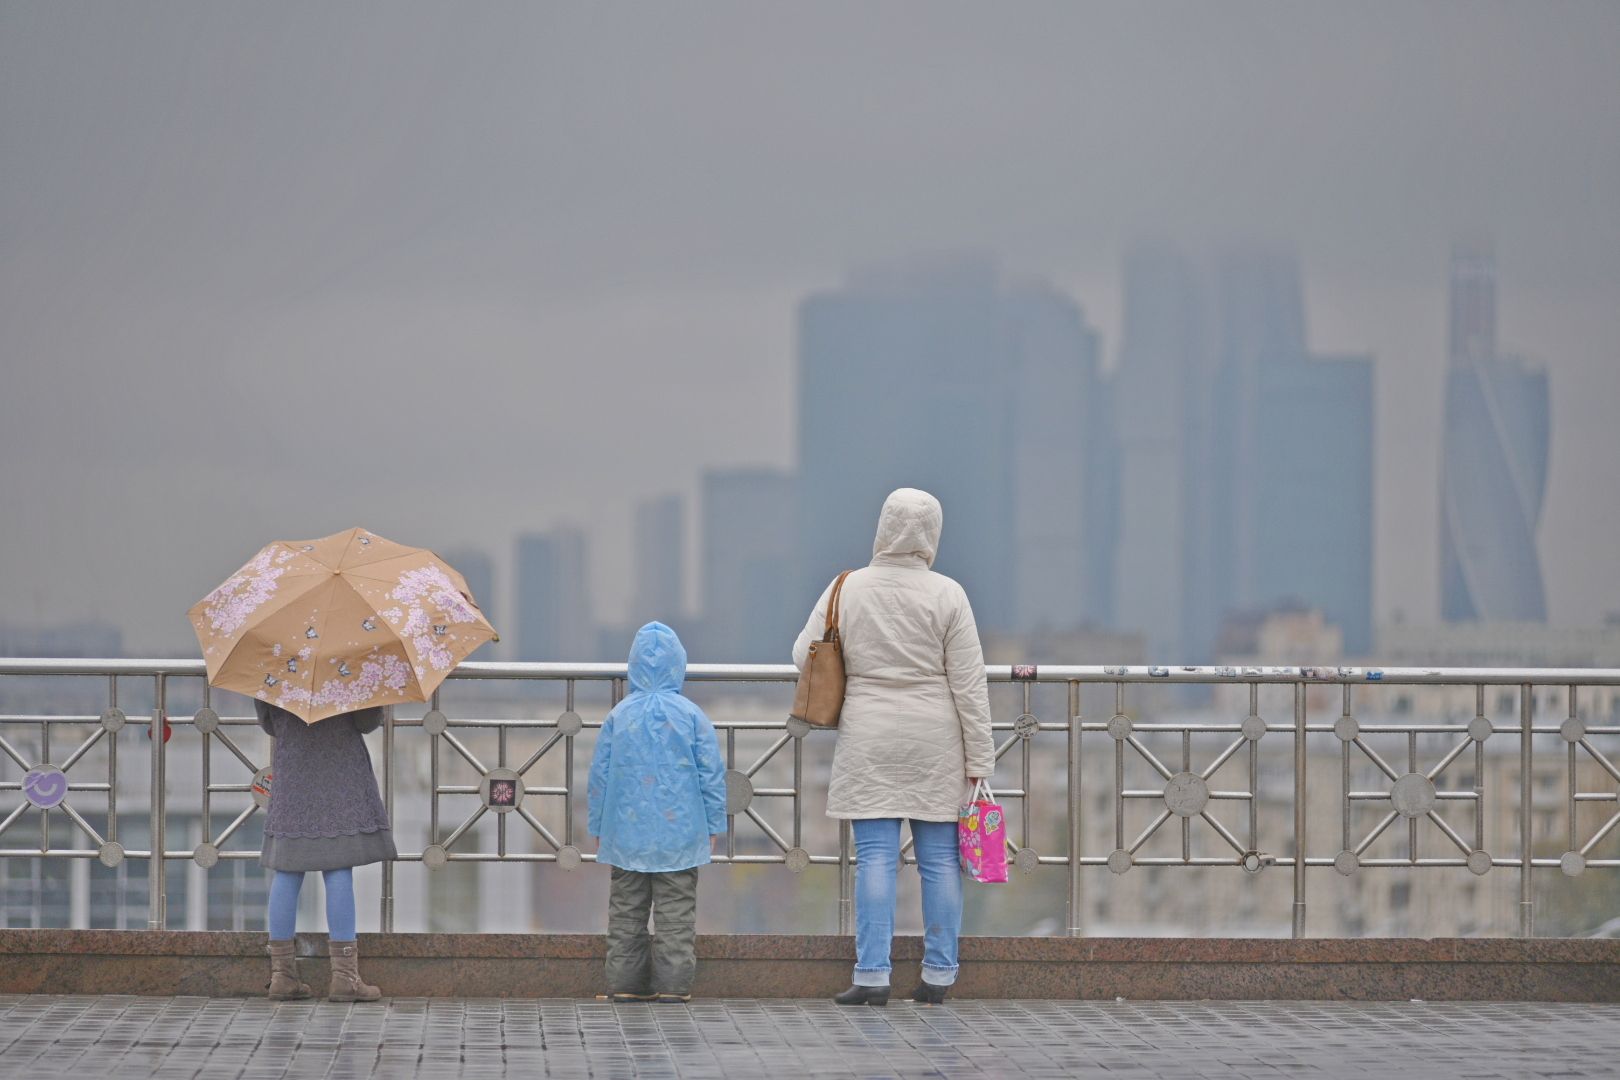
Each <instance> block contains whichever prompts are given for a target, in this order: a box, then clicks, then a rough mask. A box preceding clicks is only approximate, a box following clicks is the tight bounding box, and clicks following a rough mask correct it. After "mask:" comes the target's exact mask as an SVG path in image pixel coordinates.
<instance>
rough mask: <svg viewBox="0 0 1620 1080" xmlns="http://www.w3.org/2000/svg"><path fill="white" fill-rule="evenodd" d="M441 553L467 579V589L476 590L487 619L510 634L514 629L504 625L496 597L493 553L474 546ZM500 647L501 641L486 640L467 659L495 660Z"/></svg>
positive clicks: (477, 599) (475, 596)
mask: <svg viewBox="0 0 1620 1080" xmlns="http://www.w3.org/2000/svg"><path fill="white" fill-rule="evenodd" d="M439 554H440V556H441V557H442V558H443V559H444V561H445V562H447V563H449V564H450V565H451V566H453V567H455V568H456V569H457V570H458V571H460V572H461V576H462V577H464V578H466V579H467V588H468V589H470V590H472V595H473V600H474V602H475V603H477V604H478V610H480V611H482V612H483V613H484V618H486V619H488V620H489V624H490V625H491V626H493V627H494V628H495V632H496V633H498V634H502V635H505V634H508V633H510V632H511V628H510V627H507V626H504V625H502V624H501V621H500V605H499V604H498V603H497V602H496V598H495V560H494V559H492V558H490V556H489V553H488V552H487V551H482V550H480V549H478V548H473V547H457V548H450V549H448V550H446V551H442V552H440V553H439ZM499 648H500V645H499V644H497V643H495V642H493V641H486V642H485V643H484V644H482V645H480V646H478V648H476V649H474V650H473V652H472V654H471V655H470V656H468V657H467V659H469V660H493V659H494V658H495V654H496V650H497V649H499Z"/></svg>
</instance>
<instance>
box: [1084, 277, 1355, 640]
mask: <svg viewBox="0 0 1620 1080" xmlns="http://www.w3.org/2000/svg"><path fill="white" fill-rule="evenodd" d="M1303 294H1304V290H1303V287H1302V284H1301V281H1300V274H1299V267H1298V263H1297V261H1296V260H1295V258H1294V257H1293V256H1292V255H1291V254H1288V253H1282V252H1273V251H1265V250H1255V249H1241V250H1235V251H1228V252H1224V253H1222V254H1221V255H1219V256H1218V257H1217V258H1216V259H1214V260H1213V261H1212V263H1211V264H1210V266H1209V269H1208V271H1207V272H1200V271H1199V270H1198V269H1196V268H1195V267H1194V265H1193V264H1192V263H1191V261H1189V260H1188V259H1186V258H1185V257H1184V256H1182V255H1181V253H1180V252H1178V251H1177V250H1175V249H1174V248H1172V247H1169V246H1166V245H1142V246H1138V247H1136V248H1133V249H1132V250H1131V251H1130V252H1129V253H1128V254H1127V256H1126V261H1125V326H1124V340H1123V342H1122V345H1121V358H1120V370H1119V371H1118V373H1117V374H1116V376H1115V378H1114V387H1115V401H1116V406H1115V410H1114V413H1115V418H1116V422H1117V424H1118V432H1119V434H1118V441H1119V448H1120V449H1119V454H1120V463H1121V464H1120V467H1121V482H1120V489H1119V500H1120V511H1119V518H1120V530H1121V533H1120V537H1119V543H1118V549H1117V550H1118V552H1119V573H1118V577H1117V580H1118V590H1119V591H1118V601H1117V606H1118V611H1119V618H1118V623H1119V625H1120V626H1122V627H1124V628H1126V629H1136V630H1141V631H1143V632H1144V633H1145V634H1146V635H1147V638H1148V641H1149V647H1150V650H1151V652H1152V654H1153V655H1154V656H1156V657H1166V658H1168V657H1175V658H1177V659H1179V660H1183V661H1185V662H1193V663H1196V662H1207V661H1209V660H1211V659H1213V658H1214V656H1213V650H1214V645H1215V640H1216V635H1217V633H1218V631H1219V628H1220V625H1221V622H1222V620H1223V619H1224V618H1225V617H1226V616H1227V615H1229V614H1231V613H1233V612H1237V611H1245V610H1254V609H1257V608H1265V607H1269V606H1274V605H1276V604H1279V603H1281V602H1284V601H1295V602H1302V603H1304V604H1307V605H1309V606H1311V607H1314V608H1317V609H1319V610H1322V611H1323V612H1324V613H1325V614H1326V615H1327V616H1328V617H1329V618H1330V619H1332V620H1333V621H1334V622H1336V623H1337V624H1339V626H1340V627H1341V628H1342V629H1343V631H1344V633H1345V640H1346V645H1347V647H1349V648H1351V649H1353V650H1364V649H1365V648H1367V647H1368V646H1369V645H1370V643H1371V633H1372V631H1371V621H1372V619H1371V605H1372V569H1371V568H1372V433H1373V417H1372V408H1373V399H1372V361H1371V360H1370V359H1367V358H1349V359H1314V358H1312V357H1311V356H1310V355H1309V353H1308V350H1307V346H1306V337H1305V314H1304V301H1303Z"/></svg>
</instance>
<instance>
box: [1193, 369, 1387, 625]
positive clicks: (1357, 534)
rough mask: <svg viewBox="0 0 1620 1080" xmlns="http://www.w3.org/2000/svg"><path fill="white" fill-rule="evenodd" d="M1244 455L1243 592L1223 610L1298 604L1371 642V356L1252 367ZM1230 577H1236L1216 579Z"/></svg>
mask: <svg viewBox="0 0 1620 1080" xmlns="http://www.w3.org/2000/svg"><path fill="white" fill-rule="evenodd" d="M1257 370H1258V375H1259V378H1258V380H1257V383H1256V386H1255V392H1254V416H1253V421H1252V427H1253V431H1254V456H1253V458H1252V459H1251V460H1250V461H1249V462H1248V463H1247V466H1246V468H1245V469H1244V479H1245V480H1246V481H1247V483H1248V486H1249V496H1248V499H1247V500H1246V501H1245V502H1244V504H1243V505H1244V509H1245V510H1246V512H1247V514H1248V516H1247V519H1246V520H1244V521H1243V522H1242V526H1243V533H1242V535H1243V536H1244V550H1245V554H1246V556H1247V566H1246V572H1245V574H1244V577H1243V579H1242V584H1243V585H1244V588H1245V591H1243V592H1241V593H1238V594H1236V595H1234V596H1231V597H1229V598H1226V600H1227V602H1226V607H1225V610H1228V611H1230V610H1233V609H1237V608H1254V607H1267V606H1272V605H1276V604H1281V603H1285V602H1289V601H1301V600H1302V601H1304V602H1306V603H1308V604H1310V606H1311V607H1313V608H1315V609H1316V610H1318V611H1320V612H1321V613H1322V614H1323V615H1324V616H1326V618H1327V619H1328V621H1329V622H1331V623H1333V624H1335V625H1336V626H1337V627H1338V628H1339V629H1340V630H1341V631H1343V634H1344V647H1345V648H1346V649H1347V650H1349V651H1350V652H1351V653H1353V654H1355V655H1358V656H1360V655H1365V654H1366V653H1367V652H1368V651H1369V650H1370V649H1371V648H1372V640H1373V616H1372V592H1373V582H1372V573H1373V362H1372V358H1371V357H1363V356H1351V357H1307V358H1304V359H1277V360H1271V361H1267V362H1265V363H1262V364H1260V365H1259V366H1258V369H1257ZM1226 580H1227V581H1228V582H1230V583H1234V584H1235V583H1236V581H1237V579H1236V577H1235V575H1234V577H1230V578H1228V579H1226Z"/></svg>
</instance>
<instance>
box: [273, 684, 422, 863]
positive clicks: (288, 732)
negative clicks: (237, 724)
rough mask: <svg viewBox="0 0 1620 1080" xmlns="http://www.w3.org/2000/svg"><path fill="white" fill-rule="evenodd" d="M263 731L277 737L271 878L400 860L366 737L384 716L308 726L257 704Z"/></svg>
mask: <svg viewBox="0 0 1620 1080" xmlns="http://www.w3.org/2000/svg"><path fill="white" fill-rule="evenodd" d="M253 704H254V708H255V709H256V710H257V712H258V714H259V726H260V727H262V728H263V729H264V730H265V731H266V732H268V733H269V734H270V735H272V736H274V737H275V740H276V750H275V754H274V755H273V757H272V758H271V762H270V773H271V783H270V809H269V811H268V813H267V816H266V818H265V822H264V848H263V854H262V855H260V857H259V862H260V863H262V864H263V865H264V866H267V867H269V868H270V869H271V870H291V871H298V870H337V869H339V868H341V867H345V866H364V865H365V864H367V863H374V862H383V861H385V860H388V859H393V858H395V857H397V856H398V854H399V852H398V851H397V850H396V849H395V847H394V834H393V832H392V830H391V829H390V827H389V822H388V813H387V811H385V810H384V809H383V802H382V795H381V794H379V793H378V791H377V775H376V773H374V772H372V770H371V756H370V755H369V754H367V753H366V741H365V734H366V733H367V732H370V731H376V730H377V727H378V726H379V725H380V724H381V723H382V719H383V714H382V710H381V709H363V710H361V711H359V712H352V713H343V714H341V715H339V716H331V717H328V718H327V719H325V720H322V721H320V722H318V723H314V724H306V723H304V721H302V720H300V719H299V718H298V717H296V716H294V715H293V714H292V713H290V712H286V711H285V710H282V709H278V708H276V707H275V706H274V705H271V704H270V703H268V702H264V701H255V702H254V703H253Z"/></svg>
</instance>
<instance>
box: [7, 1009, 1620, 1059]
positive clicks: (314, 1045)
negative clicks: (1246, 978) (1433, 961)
mask: <svg viewBox="0 0 1620 1080" xmlns="http://www.w3.org/2000/svg"><path fill="white" fill-rule="evenodd" d="M504 1076H511V1077H524V1078H538V1077H692V1078H702V1077H773V1078H780V1080H786V1078H789V1077H792V1078H793V1080H798V1078H800V1077H845V1076H849V1077H955V1076H963V1077H1013V1076H1034V1077H1106V1078H1109V1080H1146V1078H1149V1077H1176V1078H1178V1080H1180V1078H1200V1077H1222V1078H1227V1077H1269V1078H1280V1077H1369V1076H1371V1077H1399V1078H1400V1080H1413V1078H1420V1077H1471V1078H1479V1080H1484V1078H1511V1080H1520V1078H1527V1077H1548V1078H1551V1077H1560V1078H1563V1077H1610V1076H1620V1006H1617V1005H1563V1004H1547V1003H1526V1004H1512V1003H1509V1004H1503V1003H1469V1002H1446V1003H1438V1002H1437V1003H1429V1004H1423V1003H1416V1002H1410V1003H1409V1002H1400V1003H1380V1004H1347V1003H1339V1002H1090V1001H1019V1002H998V1001H962V1002H957V1003H951V1004H948V1005H946V1006H944V1007H940V1008H925V1007H921V1006H915V1005H912V1004H910V1003H909V1002H906V1003H901V1002H896V1003H894V1004H891V1005H890V1006H889V1007H888V1008H886V1009H872V1008H860V1009H841V1008H839V1007H837V1006H835V1005H833V1004H831V1003H830V1002H825V1001H793V1000H774V999H773V1000H709V1001H699V1002H696V1003H694V1004H693V1005H691V1006H689V1007H681V1006H676V1005H628V1006H623V1005H621V1006H614V1005H609V1004H607V1003H605V1002H595V1001H578V1000H539V1001H534V1000H505V1001H501V1000H453V999H452V1000H447V999H423V998H395V999H391V1000H387V1001H384V1002H381V1003H379V1004H376V1005H337V1004H329V1003H326V1002H319V1001H317V1002H296V1003H282V1004H272V1003H270V1002H268V1001H265V1000H263V999H246V1000H243V999H227V998H157V997H114V996H106V997H51V996H0V1077H7V1078H9V1077H27V1078H30V1080H37V1078H44V1077H68V1078H70V1080H91V1078H94V1077H120V1078H122V1077H131V1078H143V1077H151V1078H175V1080H179V1078H189V1077H202V1078H213V1077H221V1078H226V1077H240V1078H243V1080H260V1078H262V1080H271V1078H278V1077H288V1078H292V1077H344V1078H351V1077H353V1078H358V1077H379V1078H387V1080H393V1078H407V1077H423V1078H427V1077H458V1078H459V1077H468V1078H480V1080H483V1078H491V1080H493V1078H497V1077H504Z"/></svg>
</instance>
